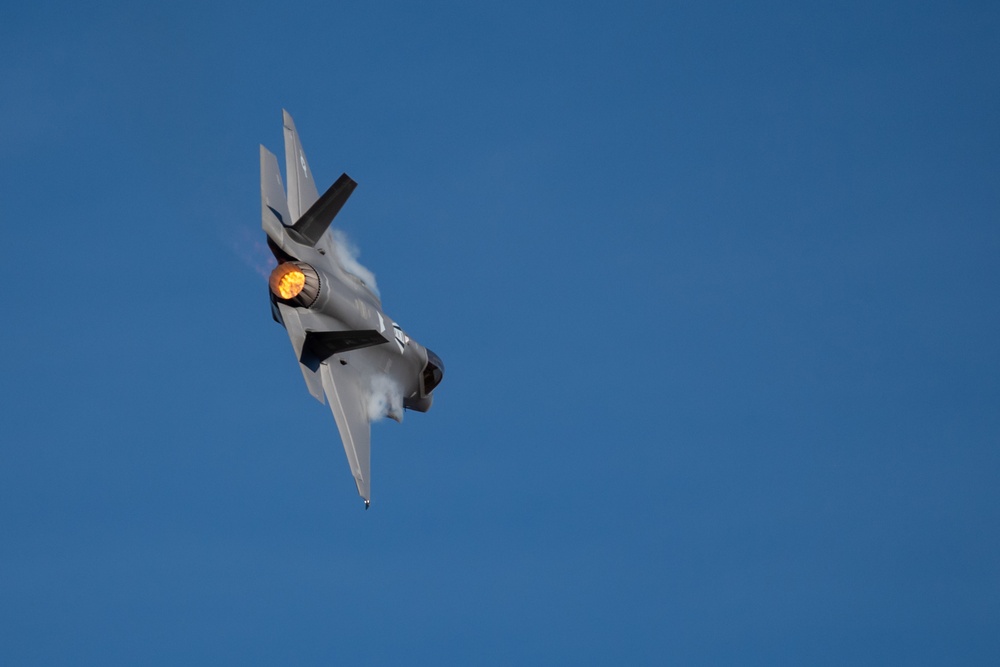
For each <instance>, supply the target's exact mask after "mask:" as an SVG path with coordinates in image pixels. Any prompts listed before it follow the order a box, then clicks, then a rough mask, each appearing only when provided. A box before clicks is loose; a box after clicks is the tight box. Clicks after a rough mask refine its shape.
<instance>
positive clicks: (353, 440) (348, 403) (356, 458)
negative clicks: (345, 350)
mask: <svg viewBox="0 0 1000 667" xmlns="http://www.w3.org/2000/svg"><path fill="white" fill-rule="evenodd" d="M320 375H321V377H322V378H323V390H324V391H325V392H326V396H327V399H328V400H329V402H330V411H331V412H333V418H334V419H335V420H336V421H337V430H339V431H340V439H341V440H343V442H344V453H345V454H347V463H348V464H349V465H350V466H351V475H352V476H353V477H354V482H355V483H356V484H357V486H358V495H360V496H361V497H362V498H363V499H364V500H365V501H366V502H367V501H369V500H371V477H370V474H371V473H370V470H371V424H370V423H369V421H368V410H367V407H366V406H365V400H366V394H365V392H364V390H363V388H362V385H361V377H360V376H359V375H358V373H357V372H355V371H354V369H353V368H352V367H351V366H350V365H346V366H345V365H343V364H340V363H337V362H334V363H329V364H322V365H321V366H320Z"/></svg>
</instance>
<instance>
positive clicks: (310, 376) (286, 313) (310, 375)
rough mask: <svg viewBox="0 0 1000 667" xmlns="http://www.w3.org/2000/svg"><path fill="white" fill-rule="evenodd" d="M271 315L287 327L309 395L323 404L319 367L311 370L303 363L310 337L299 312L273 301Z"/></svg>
mask: <svg viewBox="0 0 1000 667" xmlns="http://www.w3.org/2000/svg"><path fill="white" fill-rule="evenodd" d="M271 314H272V315H273V316H274V319H275V320H277V321H278V322H280V323H281V325H282V326H284V327H285V331H287V332H288V339H289V340H290V341H291V342H292V349H293V350H295V356H297V357H299V370H301V371H302V379H303V380H305V381H306V387H308V388H309V393H310V394H312V395H313V398H315V399H316V400H317V401H319V402H320V403H322V402H323V381H322V379H321V378H320V376H319V374H318V373H317V372H316V370H317V368H318V366H317V367H313V368H310V367H309V366H308V365H307V364H306V363H305V362H303V361H302V357H303V355H304V349H305V347H306V339H307V338H308V336H309V332H307V331H306V330H305V327H304V326H303V324H302V318H301V317H300V316H299V311H298V310H297V309H295V308H292V307H291V306H289V305H288V304H284V303H278V302H276V301H274V298H273V297H272V299H271Z"/></svg>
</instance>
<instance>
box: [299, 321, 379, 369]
mask: <svg viewBox="0 0 1000 667" xmlns="http://www.w3.org/2000/svg"><path fill="white" fill-rule="evenodd" d="M388 342H389V341H388V340H386V338H385V336H383V335H382V334H380V333H379V332H377V331H375V330H374V329H367V330H366V329H362V330H359V331H307V332H306V338H305V342H304V343H303V345H302V356H301V357H300V359H299V361H301V362H302V363H303V364H305V365H306V366H308V367H309V368H312V369H314V370H315V369H317V368H319V365H320V364H321V363H322V362H324V361H326V360H327V359H329V358H330V357H332V356H333V355H335V354H337V353H338V352H347V351H348V350H357V349H360V348H362V347H371V346H372V345H382V344H383V343H388Z"/></svg>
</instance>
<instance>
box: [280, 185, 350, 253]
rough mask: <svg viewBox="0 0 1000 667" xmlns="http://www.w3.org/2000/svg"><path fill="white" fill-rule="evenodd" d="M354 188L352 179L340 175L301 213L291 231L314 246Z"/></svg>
mask: <svg viewBox="0 0 1000 667" xmlns="http://www.w3.org/2000/svg"><path fill="white" fill-rule="evenodd" d="M356 187H358V184H357V183H355V182H354V179H352V178H351V177H350V176H348V175H347V174H341V176H340V178H338V179H337V181H336V182H335V183H334V184H333V185H331V186H330V189H329V190H327V191H326V192H324V193H323V196H322V197H320V198H319V199H317V200H316V203H315V204H313V205H312V206H310V207H309V210H308V211H306V212H305V213H303V214H302V217H301V218H299V219H298V221H297V222H296V223H295V224H294V225H292V229H293V230H294V231H295V232H296V233H297V234H298V236H299V237H300V238H301V240H302V241H303V242H304V243H306V244H308V245H311V246H314V245H316V243H317V241H319V239H320V237H321V236H323V233H324V232H325V231H326V229H327V227H329V226H330V223H331V222H333V219H334V218H335V217H336V216H337V214H338V213H340V209H341V208H342V207H343V206H344V203H345V202H346V201H347V198H348V197H350V196H351V193H352V192H354V188H356Z"/></svg>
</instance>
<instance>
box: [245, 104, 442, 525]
mask: <svg viewBox="0 0 1000 667" xmlns="http://www.w3.org/2000/svg"><path fill="white" fill-rule="evenodd" d="M283 116H284V126H285V173H286V175H287V177H288V193H287V195H286V193H285V187H284V185H283V184H282V181H281V174H280V173H279V171H278V160H277V158H276V157H275V156H274V154H273V153H271V152H270V151H268V150H267V149H266V148H264V146H261V147H260V204H261V206H260V208H261V218H262V221H263V228H264V232H265V233H266V234H267V245H268V247H269V248H270V249H271V252H272V253H273V254H274V257H275V259H277V260H278V266H277V268H275V269H274V271H272V272H271V276H270V278H269V280H268V287H269V296H270V299H271V315H272V316H273V317H274V320H275V321H276V322H277V323H278V324H281V325H282V326H283V327H285V330H286V331H287V332H288V337H289V339H291V342H292V349H293V350H294V352H295V358H296V360H297V361H298V364H299V368H300V369H301V371H302V377H303V378H304V379H305V381H306V387H308V389H309V393H310V394H312V395H313V396H314V397H315V398H316V400H318V401H319V402H320V403H323V402H325V401H326V402H329V404H330V409H331V410H332V412H333V417H334V419H335V420H336V422H337V429H338V430H339V431H340V438H341V440H343V442H344V452H345V453H346V454H347V462H348V464H350V467H351V474H352V475H353V476H354V481H355V483H356V484H357V486H358V494H359V495H360V496H361V498H362V499H363V500H364V501H365V509H368V505H369V503H370V502H371V474H370V467H371V466H370V461H371V426H370V425H371V422H372V421H373V420H376V419H379V418H381V417H382V416H388V417H390V418H392V419H395V420H396V421H402V418H403V409H404V408H405V409H409V410H416V411H418V412H427V410H428V409H430V407H431V403H432V401H433V398H434V397H433V391H434V389H435V387H437V386H438V384H439V383H440V382H441V379H442V377H444V364H443V363H441V359H440V358H439V357H438V356H437V355H436V354H434V353H433V352H431V351H430V350H429V349H427V348H425V347H424V346H422V345H420V344H419V343H417V342H416V341H415V340H413V339H412V338H410V337H409V336H408V335H407V334H406V333H405V332H404V331H403V329H402V328H401V327H400V326H399V324H397V323H396V322H395V320H393V319H392V318H391V317H389V316H388V315H386V314H385V312H384V311H383V310H382V301H381V299H380V298H379V295H378V294H377V293H376V291H375V290H374V289H373V286H372V285H369V284H367V283H366V282H365V278H364V276H365V272H364V271H362V270H358V269H357V267H356V263H354V262H352V261H350V260H349V259H345V258H346V257H347V255H345V253H344V248H342V247H338V241H337V239H336V238H335V237H334V236H333V234H332V233H331V231H330V223H331V222H332V221H333V218H334V217H335V216H336V215H337V213H339V212H340V209H341V207H343V205H344V202H346V201H347V198H348V197H350V196H351V193H352V192H354V188H355V187H356V186H357V183H355V182H354V180H352V179H351V177H350V176H348V175H347V174H343V175H342V176H341V177H340V178H338V179H337V181H336V182H335V183H334V184H333V185H331V186H330V189H329V190H327V191H326V192H325V193H323V196H322V197H320V196H319V193H318V192H317V190H316V185H315V183H314V182H313V174H312V171H310V169H309V163H308V162H307V161H306V155H305V153H304V152H303V150H302V143H301V142H300V141H299V134H298V132H297V131H296V129H295V122H294V121H293V120H292V117H291V116H290V115H289V114H288V112H287V111H283ZM324 396H325V401H324Z"/></svg>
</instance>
